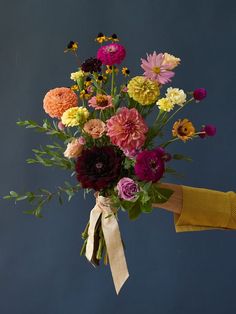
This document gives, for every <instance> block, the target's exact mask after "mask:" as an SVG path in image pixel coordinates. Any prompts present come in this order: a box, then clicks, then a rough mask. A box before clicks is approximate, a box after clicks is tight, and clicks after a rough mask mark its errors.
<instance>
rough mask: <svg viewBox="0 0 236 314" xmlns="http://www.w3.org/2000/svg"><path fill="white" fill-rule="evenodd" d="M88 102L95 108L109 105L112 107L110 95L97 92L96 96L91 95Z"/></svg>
mask: <svg viewBox="0 0 236 314" xmlns="http://www.w3.org/2000/svg"><path fill="white" fill-rule="evenodd" d="M88 104H89V106H90V107H93V108H94V109H95V110H104V109H107V108H110V107H113V103H112V97H111V96H109V95H108V96H107V95H101V94H98V95H97V96H93V97H92V98H91V99H90V100H89V101H88Z"/></svg>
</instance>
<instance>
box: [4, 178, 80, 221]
mask: <svg viewBox="0 0 236 314" xmlns="http://www.w3.org/2000/svg"><path fill="white" fill-rule="evenodd" d="M79 189H80V184H76V185H71V184H70V183H69V182H67V181H66V182H65V183H64V186H58V187H57V189H56V191H54V192H50V191H48V190H46V189H38V191H37V192H26V193H25V194H18V193H17V192H15V191H11V192H10V193H9V195H6V196H4V197H3V199H5V200H14V201H15V203H17V202H19V201H23V200H26V201H28V203H29V204H30V205H31V206H32V207H33V209H30V210H25V211H24V213H25V214H29V215H34V216H35V217H37V218H42V217H43V216H42V213H41V211H42V208H43V207H44V206H45V205H46V204H48V203H49V202H50V201H51V200H52V199H53V198H57V199H58V202H59V203H60V204H61V205H62V204H63V195H66V196H67V199H68V201H70V200H71V198H72V197H73V196H74V195H75V194H76V193H77V192H78V191H79Z"/></svg>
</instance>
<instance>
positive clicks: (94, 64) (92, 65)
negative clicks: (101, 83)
mask: <svg viewBox="0 0 236 314" xmlns="http://www.w3.org/2000/svg"><path fill="white" fill-rule="evenodd" d="M101 66H102V62H101V61H100V60H98V59H97V58H88V59H87V60H85V61H84V62H83V63H82V64H81V69H82V71H84V72H90V73H93V72H100V71H101Z"/></svg>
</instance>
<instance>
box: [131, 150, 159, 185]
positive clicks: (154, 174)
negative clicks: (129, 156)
mask: <svg viewBox="0 0 236 314" xmlns="http://www.w3.org/2000/svg"><path fill="white" fill-rule="evenodd" d="M164 171H165V163H164V160H163V158H162V157H161V156H160V155H159V154H158V153H157V152H156V151H155V150H150V151H148V150H145V151H143V152H141V153H139V154H138V156H137V158H136V163H135V166H134V172H135V174H136V176H137V177H138V178H139V179H140V180H144V181H152V182H156V181H158V180H160V178H161V177H162V176H163V174H164Z"/></svg>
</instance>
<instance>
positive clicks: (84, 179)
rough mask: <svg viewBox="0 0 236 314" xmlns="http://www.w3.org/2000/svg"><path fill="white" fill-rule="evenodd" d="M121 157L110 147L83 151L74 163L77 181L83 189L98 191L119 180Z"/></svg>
mask: <svg viewBox="0 0 236 314" xmlns="http://www.w3.org/2000/svg"><path fill="white" fill-rule="evenodd" d="M121 163H122V157H121V155H119V154H118V153H117V151H116V150H115V149H114V147H112V146H104V147H96V146H95V147H93V148H91V149H85V150H83V152H82V154H81V155H80V157H79V158H78V159H77V162H76V172H77V179H78V181H79V182H80V183H81V185H82V187H83V188H89V189H94V190H95V191H100V190H102V189H105V188H107V187H108V186H109V185H111V184H112V183H116V182H115V181H116V180H117V179H118V178H119V175H120V171H121Z"/></svg>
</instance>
